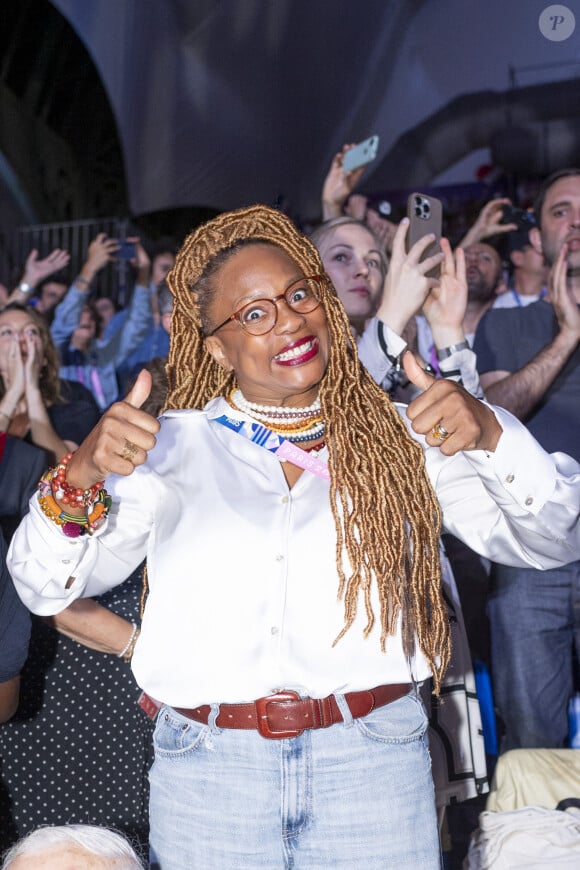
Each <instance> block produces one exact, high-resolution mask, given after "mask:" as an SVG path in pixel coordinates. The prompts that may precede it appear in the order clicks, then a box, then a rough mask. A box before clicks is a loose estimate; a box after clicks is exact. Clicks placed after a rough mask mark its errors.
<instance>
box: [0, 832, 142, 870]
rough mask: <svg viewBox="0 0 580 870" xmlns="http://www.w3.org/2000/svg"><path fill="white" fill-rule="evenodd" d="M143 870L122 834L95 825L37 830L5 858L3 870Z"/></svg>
mask: <svg viewBox="0 0 580 870" xmlns="http://www.w3.org/2000/svg"><path fill="white" fill-rule="evenodd" d="M36 867H38V868H40V867H42V868H46V870H53V868H54V870H68V868H69V867H70V868H71V870H72V868H74V870H77V868H78V870H80V868H83V870H84V868H87V870H89V868H90V870H143V864H142V863H141V862H140V860H139V858H138V857H137V855H136V853H135V852H134V850H133V848H132V847H131V845H130V843H129V842H128V841H127V840H126V839H125V837H123V836H122V835H121V834H118V833H116V832H115V831H110V830H108V829H107V828H99V827H96V826H93V825H60V826H55V827H45V828H38V829H37V830H36V831H32V833H30V834H28V835H27V836H26V837H24V838H23V839H22V840H20V841H19V842H18V843H16V845H15V846H13V847H12V848H11V849H10V850H9V851H8V852H7V853H6V855H5V856H4V861H3V863H2V868H1V870H29V868H30V870H32V868H36Z"/></svg>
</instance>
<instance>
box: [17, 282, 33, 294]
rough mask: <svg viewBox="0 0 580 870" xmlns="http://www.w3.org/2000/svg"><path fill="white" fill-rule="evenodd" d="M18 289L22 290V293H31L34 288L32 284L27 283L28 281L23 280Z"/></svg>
mask: <svg viewBox="0 0 580 870" xmlns="http://www.w3.org/2000/svg"><path fill="white" fill-rule="evenodd" d="M18 289H19V290H20V292H21V293H30V292H31V290H32V287H31V286H30V284H27V283H26V281H21V282H20V284H19V285H18Z"/></svg>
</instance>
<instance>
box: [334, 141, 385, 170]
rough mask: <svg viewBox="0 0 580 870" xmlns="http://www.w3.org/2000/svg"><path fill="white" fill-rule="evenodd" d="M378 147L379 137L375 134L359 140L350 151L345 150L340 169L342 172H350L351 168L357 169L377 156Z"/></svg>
mask: <svg viewBox="0 0 580 870" xmlns="http://www.w3.org/2000/svg"><path fill="white" fill-rule="evenodd" d="M378 148H379V137H378V136H377V135H375V136H370V137H369V138H368V139H365V140H364V141H363V142H359V143H358V145H355V146H354V148H351V149H350V151H347V152H346V154H345V155H344V157H343V160H342V169H343V171H344V172H352V170H353V169H359V168H360V167H361V166H366V164H367V163H370V162H371V160H374V159H375V157H376V156H377V151H378Z"/></svg>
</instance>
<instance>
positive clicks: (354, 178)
mask: <svg viewBox="0 0 580 870" xmlns="http://www.w3.org/2000/svg"><path fill="white" fill-rule="evenodd" d="M351 148H354V144H350V145H343V146H342V151H339V152H338V154H335V155H334V157H333V158H332V163H331V164H330V169H329V170H328V173H327V175H326V178H325V179H324V184H323V185H322V220H323V221H328V220H330V219H331V218H334V217H340V215H341V214H342V209H343V206H344V204H345V202H346V201H347V199H348V198H349V196H350V194H351V193H352V192H353V190H354V189H355V187H356V186H357V184H358V183H359V181H360V179H361V178H362V174H363V172H364V171H365V168H364V166H361V167H360V169H353V170H352V172H345V171H344V170H343V168H342V161H343V160H344V155H345V154H346V152H347V151H350V149H351Z"/></svg>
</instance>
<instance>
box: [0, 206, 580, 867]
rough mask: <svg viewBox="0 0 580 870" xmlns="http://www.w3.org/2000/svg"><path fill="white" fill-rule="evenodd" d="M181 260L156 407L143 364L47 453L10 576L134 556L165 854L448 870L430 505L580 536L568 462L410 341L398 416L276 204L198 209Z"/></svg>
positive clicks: (496, 537)
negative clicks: (434, 731)
mask: <svg viewBox="0 0 580 870" xmlns="http://www.w3.org/2000/svg"><path fill="white" fill-rule="evenodd" d="M168 283H169V286H170V288H171V290H172V292H173V294H174V297H175V305H174V310H173V317H172V326H171V350H170V356H169V363H168V379H169V393H168V400H167V409H166V411H165V413H164V415H163V416H162V418H161V422H160V423H159V422H158V421H156V420H154V419H153V418H152V417H150V416H148V415H147V414H145V413H144V412H143V411H142V410H140V406H141V404H142V402H143V401H144V400H145V398H146V396H147V394H148V391H149V389H150V381H149V376H148V374H147V373H146V372H142V373H141V375H140V376H139V378H138V380H137V382H136V384H135V386H134V388H133V389H132V390H131V392H130V393H129V395H128V396H127V398H126V399H125V401H124V402H119V403H116V404H115V405H113V406H112V407H111V408H110V409H109V410H108V411H107V412H106V414H105V415H104V416H103V418H102V419H101V421H100V423H99V424H98V426H97V427H96V428H95V430H93V432H92V433H91V435H89V437H88V438H87V439H86V440H85V441H84V442H83V444H82V445H81V446H80V448H79V449H78V450H77V451H76V453H75V454H74V455H72V456H67V457H65V458H64V459H63V461H61V463H59V465H58V466H57V468H56V469H55V470H52V472H50V473H49V474H48V475H47V476H45V478H44V479H43V480H42V481H41V484H40V495H39V497H38V498H36V497H34V498H33V499H32V500H31V510H30V513H29V515H28V516H27V517H26V518H25V520H24V521H23V524H22V525H21V527H20V528H19V530H18V532H17V534H16V537H15V539H14V540H13V543H12V548H11V554H10V559H9V564H10V567H11V571H12V573H13V576H14V578H15V582H16V585H17V588H18V590H19V592H20V595H21V596H22V598H23V600H24V601H25V602H26V603H27V604H28V606H29V607H30V608H31V609H32V610H34V611H36V612H40V613H46V614H48V613H53V612H55V611H58V610H59V609H62V608H63V607H64V606H65V605H66V604H67V603H68V602H69V601H71V600H72V599H74V598H76V597H78V596H81V595H93V594H96V593H99V592H101V591H102V590H103V589H105V588H109V587H111V586H114V585H116V584H118V583H120V582H121V581H122V580H123V579H124V578H125V577H126V576H127V575H128V574H130V573H131V571H132V570H133V569H134V567H135V566H136V565H137V564H139V562H140V561H141V560H142V559H143V558H144V557H145V556H146V557H147V562H148V576H149V596H148V599H147V603H146V607H145V613H144V617H143V622H142V630H141V634H140V636H139V639H138V641H137V644H136V647H135V651H134V655H133V659H132V664H133V669H134V672H135V676H136V679H137V681H138V683H139V684H140V685H141V686H142V687H143V689H144V690H145V692H146V693H147V694H148V695H150V696H151V697H152V698H155V699H158V701H159V702H161V704H162V706H161V709H160V711H159V713H158V717H157V724H156V729H155V738H154V742H155V762H154V765H153V768H152V770H151V774H150V780H151V804H150V821H151V845H152V852H153V853H154V854H155V856H156V858H157V860H158V862H159V865H160V867H161V868H162V870H177V868H179V870H181V868H183V867H187V868H190V867H191V868H193V867H196V868H217V867H219V868H224V870H227V868H241V867H243V868H252V870H253V868H256V870H257V868H267V870H274V868H284V867H287V868H289V867H292V868H296V870H298V868H321V867H333V868H334V867H336V868H349V870H350V868H352V867H353V866H356V865H357V864H359V863H363V864H364V866H365V867H366V868H383V867H398V868H413V870H417V868H425V870H430V868H436V867H438V866H439V845H438V837H437V826H436V816H435V804H434V799H433V786H432V781H431V776H430V764H429V756H428V752H427V748H426V745H425V740H424V732H425V727H426V717H425V714H424V710H423V706H422V704H421V701H420V699H419V697H418V693H417V685H418V684H419V683H421V681H423V680H424V679H425V678H426V677H427V676H428V675H430V674H433V676H434V681H435V686H436V688H437V687H438V686H439V684H440V681H441V677H442V674H443V673H444V670H445V666H446V664H447V661H448V658H449V633H448V626H447V623H446V618H445V608H444V605H443V602H442V599H441V594H440V583H439V557H438V553H439V549H438V537H439V531H440V517H441V516H442V517H443V520H444V523H445V526H446V527H447V528H449V529H450V530H451V531H453V532H454V533H455V534H457V535H459V536H461V537H462V538H463V539H464V540H465V541H466V542H467V543H468V544H469V545H470V546H472V547H475V548H477V549H479V550H480V551H481V552H484V553H485V554H486V555H487V556H489V557H490V558H493V559H496V560H497V559H498V558H499V560H500V561H501V560H505V561H507V562H512V563H518V564H519V563H528V564H533V565H535V566H543V567H547V566H549V565H554V564H560V563H561V562H567V561H570V560H571V559H573V558H577V557H578V552H579V551H580V528H579V526H580V523H579V518H578V512H579V502H580V499H579V486H580V468H579V467H578V465H577V464H576V463H574V462H573V461H572V460H570V459H569V458H568V457H565V456H563V455H557V456H555V457H553V456H549V455H548V454H546V453H545V452H544V451H543V450H542V449H541V448H540V447H539V446H538V445H537V444H536V442H535V441H534V440H533V439H532V437H531V436H530V435H529V433H528V432H527V430H525V429H524V428H523V427H522V426H521V425H520V424H519V423H518V422H517V421H515V420H514V419H513V418H511V417H510V415H508V414H506V413H505V412H502V411H500V410H498V409H495V410H491V409H490V408H489V407H488V406H487V405H485V404H483V403H482V402H480V401H478V400H477V399H474V398H473V397H471V396H470V395H469V394H467V393H466V392H465V391H464V390H463V389H462V388H461V387H460V386H458V385H457V384H454V383H451V382H447V381H446V382H442V381H438V382H434V381H433V380H432V379H431V378H430V377H429V376H428V375H427V374H426V373H425V372H424V371H423V370H422V369H421V368H420V367H419V366H418V365H417V364H416V363H415V362H414V360H413V359H409V358H408V357H410V355H409V354H408V355H407V357H406V358H405V365H406V367H407V374H408V375H409V377H410V378H412V379H413V380H414V382H415V383H416V384H417V386H419V387H420V388H421V389H423V390H424V392H423V393H422V394H421V395H420V396H419V397H418V398H417V399H416V400H415V401H414V402H413V403H411V405H410V406H409V407H408V410H407V412H406V416H404V415H402V414H400V413H399V412H398V411H397V410H396V408H395V406H394V405H392V403H391V402H390V400H389V398H388V396H386V395H385V394H384V393H383V392H382V391H381V390H380V388H379V387H378V386H377V385H376V384H374V382H373V381H372V380H371V379H370V377H369V376H368V375H367V374H366V372H365V371H364V370H363V369H362V367H361V366H360V365H359V362H358V358H357V352H356V348H355V346H354V344H353V342H352V340H351V339H350V335H349V331H348V327H347V320H346V317H345V313H344V309H343V308H342V305H341V303H340V302H339V300H338V298H337V296H336V294H335V292H334V290H333V287H332V285H331V284H330V281H329V279H328V278H327V276H325V274H324V272H323V268H322V264H321V261H320V258H319V256H318V253H317V252H316V249H315V248H314V247H313V245H312V244H311V243H310V242H309V241H308V240H307V239H306V238H305V237H304V236H303V235H302V234H301V233H299V232H298V230H297V229H296V228H295V227H294V226H293V224H292V223H291V221H290V220H289V219H288V218H286V217H285V216H284V215H282V214H281V213H279V212H277V211H275V210H273V209H269V208H266V207H264V206H254V207H252V208H248V209H242V210H240V211H237V212H232V213H228V214H223V215H221V216H219V217H217V218H215V219H214V220H212V221H210V222H209V223H207V224H205V225H204V226H202V227H200V228H199V229H197V230H196V231H195V232H194V233H192V234H191V236H189V238H188V239H187V240H186V241H185V243H184V245H183V247H182V249H181V251H180V253H179V255H178V257H177V261H176V265H175V268H174V269H173V271H172V272H171V273H170V275H169V276H168ZM532 469H533V472H532ZM105 478H106V486H107V490H108V491H109V494H110V495H105V491H104V481H105ZM111 500H112V504H111ZM79 505H80V506H79ZM107 515H108V516H107ZM87 532H89V533H90V532H93V534H87ZM71 535H74V537H71Z"/></svg>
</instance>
